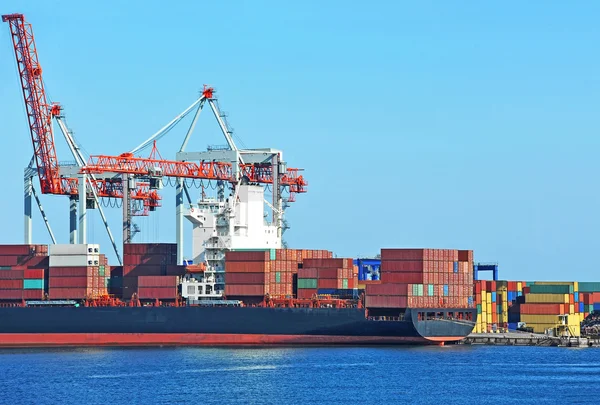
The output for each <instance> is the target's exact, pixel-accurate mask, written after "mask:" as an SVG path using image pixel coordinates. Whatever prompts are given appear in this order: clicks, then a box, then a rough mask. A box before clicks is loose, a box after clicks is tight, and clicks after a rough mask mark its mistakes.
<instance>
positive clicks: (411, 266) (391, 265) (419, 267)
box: [381, 260, 425, 273]
mask: <svg viewBox="0 0 600 405" xmlns="http://www.w3.org/2000/svg"><path fill="white" fill-rule="evenodd" d="M424 263H425V262H423V261H416V260H402V261H401V260H385V261H384V260H382V261H381V272H382V273H386V272H420V273H422V272H423V271H424Z"/></svg>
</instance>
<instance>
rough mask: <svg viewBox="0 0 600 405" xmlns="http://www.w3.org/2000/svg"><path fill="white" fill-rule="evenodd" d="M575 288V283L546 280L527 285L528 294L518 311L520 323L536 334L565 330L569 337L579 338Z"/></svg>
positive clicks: (579, 321) (580, 317) (577, 301)
mask: <svg viewBox="0 0 600 405" xmlns="http://www.w3.org/2000/svg"><path fill="white" fill-rule="evenodd" d="M578 287H579V285H578V283H577V282H552V281H549V282H535V283H533V284H530V285H528V289H529V291H528V293H527V294H525V296H524V303H522V304H521V305H520V308H519V309H520V321H521V322H522V323H524V324H525V326H526V327H529V328H533V331H534V332H536V333H545V332H546V331H547V330H548V329H552V330H556V329H557V328H568V329H569V332H570V334H571V335H572V336H579V334H580V328H579V325H580V323H581V321H582V320H583V317H582V316H581V315H583V314H580V312H579V309H580V307H579V291H578ZM564 316H566V321H565V320H564ZM559 333H560V332H559Z"/></svg>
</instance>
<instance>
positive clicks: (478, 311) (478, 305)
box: [477, 304, 481, 314]
mask: <svg viewBox="0 0 600 405" xmlns="http://www.w3.org/2000/svg"><path fill="white" fill-rule="evenodd" d="M477 313H478V314H481V304H477Z"/></svg>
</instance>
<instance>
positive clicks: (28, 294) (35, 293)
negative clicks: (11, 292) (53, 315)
mask: <svg viewBox="0 0 600 405" xmlns="http://www.w3.org/2000/svg"><path fill="white" fill-rule="evenodd" d="M42 298H44V290H23V299H24V300H41V299H42Z"/></svg>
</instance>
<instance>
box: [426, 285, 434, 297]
mask: <svg viewBox="0 0 600 405" xmlns="http://www.w3.org/2000/svg"><path fill="white" fill-rule="evenodd" d="M427 295H428V296H430V297H433V284H429V285H427Z"/></svg>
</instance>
